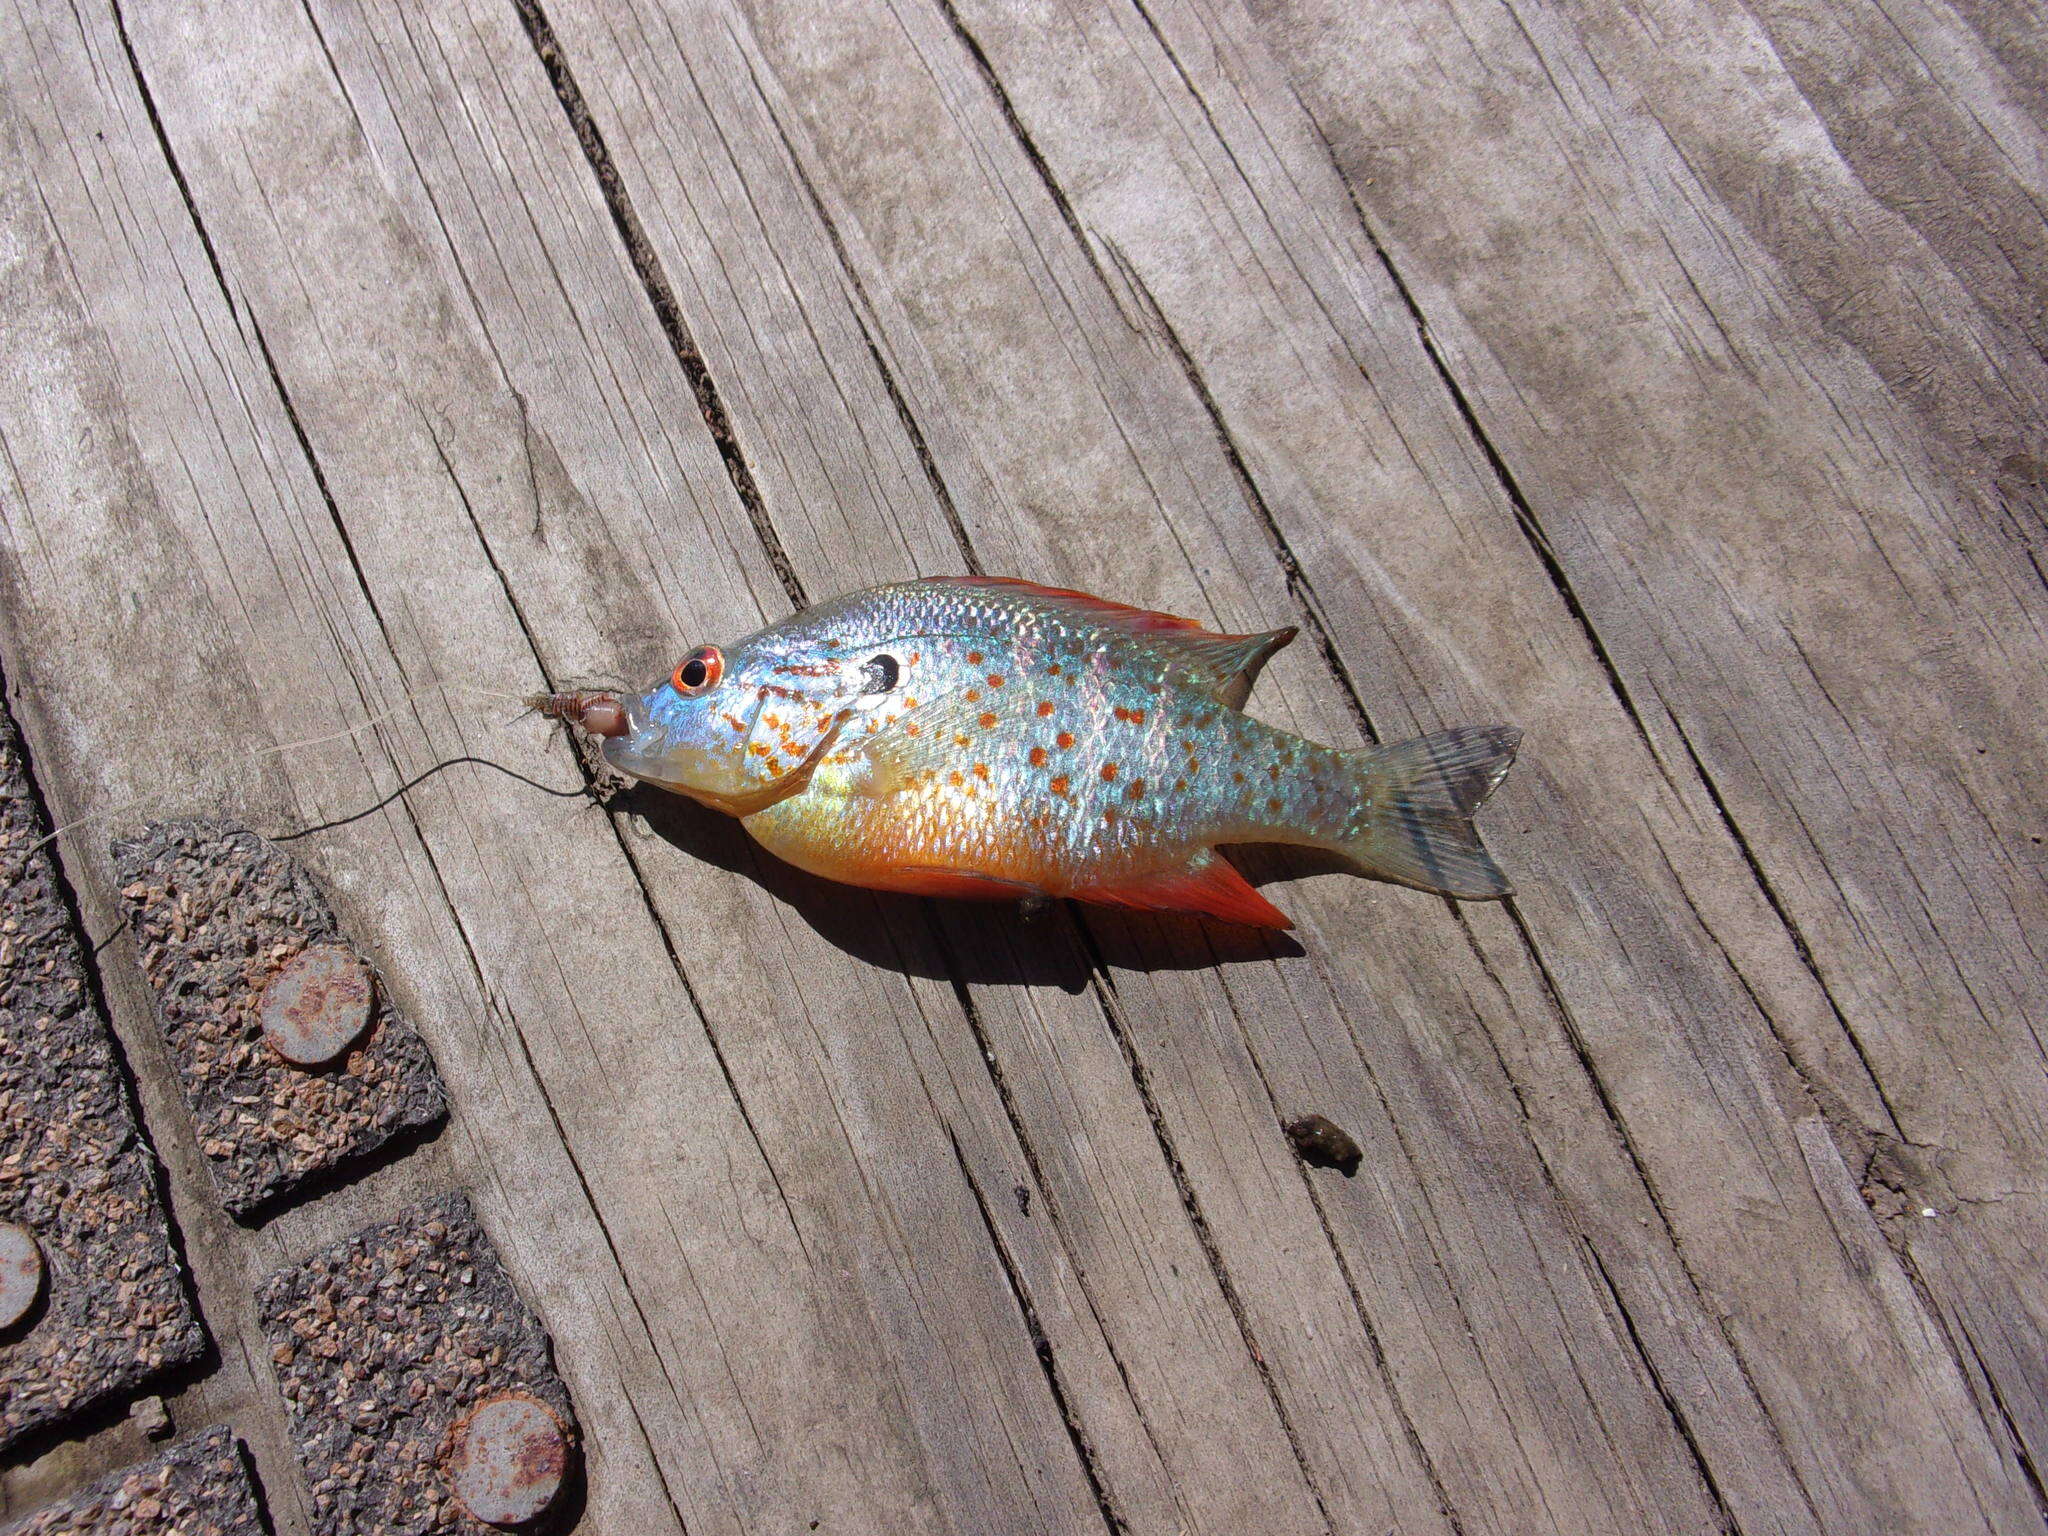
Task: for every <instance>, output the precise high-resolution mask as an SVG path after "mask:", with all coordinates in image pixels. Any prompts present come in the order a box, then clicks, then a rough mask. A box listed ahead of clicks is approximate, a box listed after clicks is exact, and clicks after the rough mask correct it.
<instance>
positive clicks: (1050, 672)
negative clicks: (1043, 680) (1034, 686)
mask: <svg viewBox="0 0 2048 1536" xmlns="http://www.w3.org/2000/svg"><path fill="white" fill-rule="evenodd" d="M1045 673H1046V676H1048V677H1058V676H1059V675H1060V664H1059V663H1058V662H1056V661H1049V662H1047V663H1046V664H1045Z"/></svg>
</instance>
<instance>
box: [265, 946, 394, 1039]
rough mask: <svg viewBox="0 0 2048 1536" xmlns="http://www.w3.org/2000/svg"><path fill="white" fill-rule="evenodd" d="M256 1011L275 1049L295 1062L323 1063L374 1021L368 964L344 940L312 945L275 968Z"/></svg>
mask: <svg viewBox="0 0 2048 1536" xmlns="http://www.w3.org/2000/svg"><path fill="white" fill-rule="evenodd" d="M258 1011H259V1012H260V1013H261V1015H262V1018H263V1038H264V1039H265V1040H267V1041H269V1042H270V1048H271V1049H272V1050H273V1051H276V1052H277V1054H278V1055H280V1056H282V1057H283V1058H284V1059H285V1060H286V1061H288V1062H290V1063H292V1065H294V1066H299V1067H317V1066H320V1065H321V1064H323V1063H325V1062H329V1061H332V1060H334V1058H335V1057H337V1056H339V1055H340V1054H341V1053H342V1052H343V1051H345V1050H347V1049H348V1048H349V1047H350V1046H351V1045H353V1044H354V1043H355V1040H356V1036H358V1035H360V1034H361V1033H362V1032H363V1029H364V1026H366V1025H367V1024H368V1023H369V1022H370V968H369V967H368V966H367V965H365V964H363V962H362V961H361V960H360V959H358V958H357V956H356V955H355V953H354V952H353V951H351V950H350V949H349V948H348V947H347V946H346V945H342V944H313V945H309V946H308V947H307V948H305V949H302V950H300V951H299V952H298V953H297V954H296V955H293V956H292V957H291V959H289V960H287V961H285V963H284V964H283V965H281V966H279V967H278V968H277V973H276V974H275V975H274V976H272V977H271V978H270V982H269V984H268V985H267V986H265V987H264V989H263V999H262V1001H261V1003H260V1004H259V1005H258Z"/></svg>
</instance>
